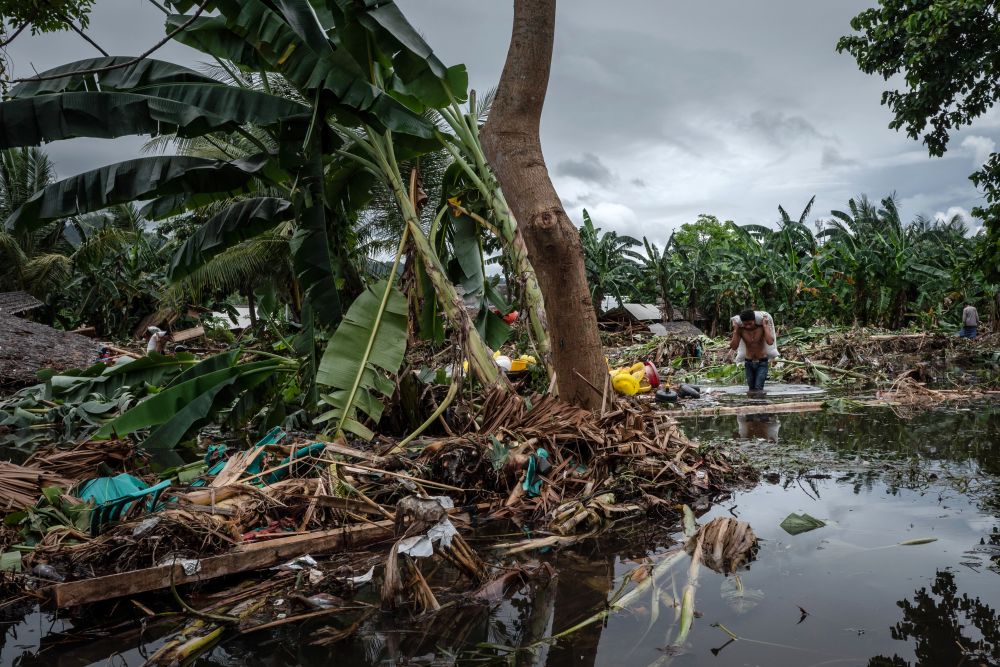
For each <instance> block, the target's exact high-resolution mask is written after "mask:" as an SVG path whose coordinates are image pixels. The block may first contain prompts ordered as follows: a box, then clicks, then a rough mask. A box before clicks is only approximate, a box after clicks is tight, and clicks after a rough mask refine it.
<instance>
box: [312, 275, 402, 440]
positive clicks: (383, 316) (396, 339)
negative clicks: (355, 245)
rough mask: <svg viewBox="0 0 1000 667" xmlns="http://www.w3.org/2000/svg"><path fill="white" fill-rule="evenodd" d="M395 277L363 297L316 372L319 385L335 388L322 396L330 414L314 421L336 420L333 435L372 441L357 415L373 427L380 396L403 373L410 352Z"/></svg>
mask: <svg viewBox="0 0 1000 667" xmlns="http://www.w3.org/2000/svg"><path fill="white" fill-rule="evenodd" d="M394 279H395V276H391V277H390V278H388V279H387V280H383V281H380V282H378V283H376V284H375V285H374V286H371V287H369V288H368V289H366V290H365V291H364V292H362V293H361V296H359V297H358V298H357V299H355V301H354V303H353V304H351V307H350V309H349V310H348V311H347V314H346V315H345V316H344V321H343V322H341V324H340V326H339V327H337V331H336V332H335V333H334V335H333V338H332V339H331V340H330V343H329V345H327V348H326V352H325V353H324V355H323V358H322V359H321V360H320V363H319V368H318V371H317V373H316V382H317V383H318V384H320V385H323V386H325V387H329V388H331V389H332V391H330V392H329V393H326V394H323V395H322V396H321V398H322V400H323V402H325V403H326V404H327V405H329V406H331V407H332V409H331V410H328V411H327V412H325V413H323V414H322V415H320V416H319V417H317V418H316V422H318V423H322V422H325V421H329V420H333V419H335V420H336V424H335V427H334V429H333V430H334V432H339V431H341V430H344V431H350V432H351V433H354V434H355V435H358V436H360V437H363V438H366V439H371V438H372V437H373V436H374V433H372V431H371V430H369V429H368V428H366V427H365V426H364V425H362V424H361V423H360V421H359V420H358V411H360V412H361V413H363V414H364V415H366V416H367V417H368V418H369V419H371V420H372V421H373V422H377V421H378V420H379V419H380V418H381V416H382V410H383V405H382V401H381V398H380V395H381V396H390V395H391V394H392V392H393V390H394V389H395V384H394V383H393V382H392V381H391V380H389V379H388V378H387V377H386V374H394V373H397V372H398V371H399V367H400V366H401V365H402V363H403V355H404V353H405V352H406V318H407V308H406V297H404V296H403V294H402V292H400V291H399V290H398V289H396V288H395V287H394V286H392V283H391V281H392V280H394Z"/></svg>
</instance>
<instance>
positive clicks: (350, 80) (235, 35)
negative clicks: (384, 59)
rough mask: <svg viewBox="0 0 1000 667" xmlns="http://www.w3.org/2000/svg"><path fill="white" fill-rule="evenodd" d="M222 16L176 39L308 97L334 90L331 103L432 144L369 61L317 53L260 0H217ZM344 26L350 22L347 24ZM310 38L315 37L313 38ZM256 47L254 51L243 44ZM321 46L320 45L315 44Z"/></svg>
mask: <svg viewBox="0 0 1000 667" xmlns="http://www.w3.org/2000/svg"><path fill="white" fill-rule="evenodd" d="M214 4H215V5H216V6H217V7H218V9H219V12H220V16H217V17H211V18H207V19H199V20H197V21H195V23H194V24H192V25H191V26H190V27H188V28H185V29H184V30H182V31H181V32H179V33H178V34H177V36H176V39H177V40H178V41H180V42H181V43H183V44H186V45H188V46H190V47H192V48H196V49H198V50H200V51H203V52H205V53H208V54H210V55H213V56H216V57H220V58H227V59H230V60H233V61H234V62H238V63H239V64H241V65H244V66H246V67H248V68H251V69H254V70H261V69H266V70H269V71H274V72H278V73H280V74H282V75H283V76H284V77H285V78H286V79H287V80H288V81H289V83H291V84H292V85H293V86H295V87H296V88H298V89H299V91H300V92H302V93H303V94H304V96H305V97H306V98H307V99H312V98H313V92H314V91H316V90H317V89H319V90H322V91H325V92H328V93H330V94H331V96H332V97H331V99H330V100H329V103H330V104H332V105H333V106H334V107H335V108H336V109H337V110H338V111H340V112H342V113H347V114H349V115H350V116H354V117H356V118H358V119H359V120H361V121H363V122H365V123H367V124H369V125H371V126H373V127H374V128H375V129H376V130H378V131H384V130H390V131H392V132H395V133H398V134H404V135H410V136H411V137H414V138H418V139H423V140H425V142H426V143H427V148H430V147H431V146H432V145H434V141H435V139H434V138H435V128H434V125H433V124H432V123H431V122H430V121H429V120H428V119H426V118H424V117H422V116H421V115H419V114H417V113H414V112H413V111H411V110H410V109H408V108H406V107H405V106H404V105H403V104H401V103H400V102H399V101H397V100H396V99H394V98H393V97H392V96H390V95H389V94H387V93H386V92H384V91H382V90H379V89H378V88H377V87H376V86H374V85H372V83H371V82H370V81H369V80H368V72H369V66H370V64H371V63H370V62H369V60H368V59H366V60H365V62H364V66H362V65H361V64H360V63H359V62H358V61H356V60H355V59H354V58H352V57H351V55H350V53H349V52H348V51H346V50H343V49H335V50H334V49H330V50H328V51H325V52H323V53H317V52H316V51H314V50H313V49H312V48H310V47H308V46H305V45H303V43H302V38H301V37H300V36H299V35H298V34H296V31H295V30H294V29H293V27H292V26H291V25H290V24H289V23H288V22H287V20H286V18H285V17H284V16H282V14H281V13H279V12H277V11H275V10H273V9H271V8H270V7H268V6H267V5H266V4H264V3H263V2H260V1H259V0H223V1H221V2H217V3H214ZM188 20H189V17H186V16H184V15H179V16H177V15H172V16H169V17H168V19H167V26H168V29H175V28H177V27H180V26H181V25H183V24H184V23H185V22H187V21H188ZM345 28H346V27H345ZM311 41H312V39H311ZM246 44H250V45H252V46H253V51H251V50H249V49H247V48H246V47H245V45H246ZM317 48H320V47H319V45H318V44H317Z"/></svg>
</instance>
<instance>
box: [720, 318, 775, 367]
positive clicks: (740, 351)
mask: <svg viewBox="0 0 1000 667" xmlns="http://www.w3.org/2000/svg"><path fill="white" fill-rule="evenodd" d="M753 315H754V319H755V320H756V322H757V324H763V322H764V316H765V315H766V316H767V317H768V318H769V319H770V320H771V327H772V329H774V343H772V344H771V345H768V344H767V342H766V341H765V343H764V351H765V352H767V359H768V361H774V360H775V359H777V358H778V356H779V355H778V328H777V327H776V326H775V324H774V318H773V317H771V313H769V312H767V311H766V310H755V311H753ZM730 321H731V322H732V324H733V326H739V325H740V316H739V315H733V318H732V320H730ZM746 358H747V346H746V343H744V342H743V338H742V336H741V337H740V346H739V347H738V348H737V349H736V363H740V362H742V361H745V360H746Z"/></svg>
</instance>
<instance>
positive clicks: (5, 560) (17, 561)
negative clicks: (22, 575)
mask: <svg viewBox="0 0 1000 667" xmlns="http://www.w3.org/2000/svg"><path fill="white" fill-rule="evenodd" d="M3 571H11V572H20V571H21V553H20V552H18V551H5V552H3V553H0V572H3Z"/></svg>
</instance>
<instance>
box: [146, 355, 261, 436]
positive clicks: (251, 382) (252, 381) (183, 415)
mask: <svg viewBox="0 0 1000 667" xmlns="http://www.w3.org/2000/svg"><path fill="white" fill-rule="evenodd" d="M279 367H280V366H279V364H277V363H275V362H274V361H260V362H257V363H253V364H245V365H243V366H237V367H236V368H233V369H227V370H228V371H235V372H234V373H232V374H231V376H230V377H227V378H225V379H223V380H222V381H221V382H219V383H218V384H215V385H212V386H210V387H209V388H208V389H207V390H206V391H204V392H202V393H200V394H198V395H197V396H195V397H193V398H192V399H191V400H190V401H188V402H187V403H186V404H185V405H184V406H183V407H182V408H181V409H180V410H178V411H177V412H175V413H174V414H173V415H171V416H170V418H169V419H168V420H167V421H165V422H163V423H162V424H161V425H160V426H159V427H158V428H155V429H153V430H152V431H151V432H150V433H149V436H148V437H147V438H146V439H145V440H144V441H143V442H142V446H143V448H145V449H148V450H151V451H152V450H163V449H172V448H173V447H175V446H176V445H177V443H179V442H181V441H182V440H183V439H184V437H185V436H186V435H187V434H188V433H190V432H191V431H192V429H194V428H196V427H198V426H200V425H203V424H205V423H206V422H208V421H209V420H210V419H211V418H212V417H213V415H215V413H217V412H219V411H220V410H223V409H225V408H227V407H229V406H230V405H232V404H233V401H234V400H236V398H237V397H238V396H240V395H241V394H245V393H246V392H249V391H252V390H253V389H254V388H255V387H257V386H258V385H260V384H261V383H263V382H266V381H267V380H268V379H270V378H272V377H273V376H274V373H275V372H277V371H278V369H279ZM204 377H208V376H204ZM191 382H192V383H195V384H197V380H192V381H191ZM178 386H183V385H178ZM164 393H165V392H164ZM161 395H162V393H161V394H157V396H154V397H153V399H155V398H158V397H159V396H161ZM153 399H150V400H153ZM146 402H147V403H148V402H149V401H146ZM143 405H145V403H141V404H139V406H137V407H142V406H143Z"/></svg>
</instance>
